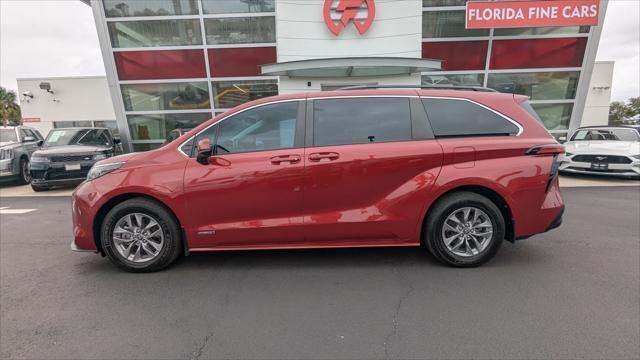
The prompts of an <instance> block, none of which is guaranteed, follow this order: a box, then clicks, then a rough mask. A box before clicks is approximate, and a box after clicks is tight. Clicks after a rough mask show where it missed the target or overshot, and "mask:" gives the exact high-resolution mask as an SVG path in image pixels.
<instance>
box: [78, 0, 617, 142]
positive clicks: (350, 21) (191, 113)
mask: <svg viewBox="0 0 640 360" xmlns="http://www.w3.org/2000/svg"><path fill="white" fill-rule="evenodd" d="M82 1H83V2H85V3H87V4H88V5H90V6H91V8H92V11H93V15H94V18H95V23H96V27H97V30H98V37H99V39H100V46H101V50H102V54H103V57H104V63H105V68H106V74H107V84H108V89H109V93H110V97H111V101H112V102H113V107H114V113H115V120H116V124H117V128H118V131H119V135H120V137H121V138H122V140H123V143H124V145H125V146H126V147H127V148H128V149H130V150H136V151H141V150H148V149H151V148H154V147H157V146H159V145H160V144H161V143H162V141H163V139H164V138H165V136H166V133H167V132H168V131H170V130H171V129H174V128H191V127H194V126H196V125H197V124H199V123H201V122H203V121H205V120H207V119H209V118H211V117H212V116H215V115H217V114H219V113H221V112H224V111H225V110H227V109H230V108H232V107H235V106H237V105H240V104H242V103H244V102H247V101H251V100H254V99H258V98H262V97H266V96H272V95H276V94H284V93H293V92H304V91H318V90H333V89H336V88H340V87H345V86H351V85H411V86H420V85H425V86H427V85H428V86H471V87H489V88H492V89H495V90H497V91H500V92H506V93H516V94H523V95H527V96H529V97H530V98H531V103H532V106H533V107H534V109H535V110H536V111H537V113H538V114H539V115H540V117H541V118H542V120H543V121H544V124H545V126H546V127H547V128H548V129H549V131H550V132H551V133H552V134H554V135H555V136H557V137H560V136H563V135H566V134H567V132H570V131H571V130H573V129H575V128H577V127H578V126H579V125H580V123H581V121H582V119H583V118H588V116H585V113H584V112H585V109H587V110H586V111H590V109H592V108H591V107H589V106H586V104H585V103H586V101H587V97H588V95H589V93H590V92H592V91H594V89H593V88H594V86H592V85H590V83H591V78H592V74H593V71H594V65H595V56H596V51H597V48H598V42H599V40H600V33H601V28H602V23H603V20H604V16H605V12H606V6H607V0H601V1H598V0H575V2H576V3H579V2H580V1H586V2H588V3H591V4H593V3H594V2H595V3H596V4H598V6H599V9H598V14H597V16H598V17H599V19H597V25H591V26H589V25H568V26H544V27H509V28H474V29H472V28H467V27H466V20H467V18H466V7H465V5H466V1H465V0H422V1H421V0H82ZM493 4H498V2H494V3H493ZM492 6H493V5H492ZM520 26H522V25H520ZM609 79H610V78H609ZM604 82H605V83H606V82H607V81H606V76H605V80H604ZM605 85H606V84H605ZM598 91H600V92H604V93H605V95H604V96H598V95H597V94H596V95H593V94H592V95H590V96H591V97H593V96H595V98H596V100H598V101H600V102H602V101H603V99H606V98H607V95H606V94H609V95H610V83H609V85H608V89H607V86H599V90H598ZM593 109H594V111H596V110H597V111H602V106H600V107H599V108H598V109H596V107H593ZM596 122H597V121H596Z"/></svg>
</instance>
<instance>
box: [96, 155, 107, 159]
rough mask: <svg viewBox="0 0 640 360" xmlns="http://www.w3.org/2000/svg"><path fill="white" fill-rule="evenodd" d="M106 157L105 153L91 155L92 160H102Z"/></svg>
mask: <svg viewBox="0 0 640 360" xmlns="http://www.w3.org/2000/svg"><path fill="white" fill-rule="evenodd" d="M106 158H107V154H95V155H93V160H104V159H106Z"/></svg>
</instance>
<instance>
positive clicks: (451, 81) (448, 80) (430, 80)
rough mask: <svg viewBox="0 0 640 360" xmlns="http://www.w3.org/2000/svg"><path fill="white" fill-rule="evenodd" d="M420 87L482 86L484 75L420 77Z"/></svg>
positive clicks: (433, 75)
mask: <svg viewBox="0 0 640 360" xmlns="http://www.w3.org/2000/svg"><path fill="white" fill-rule="evenodd" d="M422 85H435V86H446V85H453V86H475V87H482V86H484V74H446V75H441V74H432V75H422Z"/></svg>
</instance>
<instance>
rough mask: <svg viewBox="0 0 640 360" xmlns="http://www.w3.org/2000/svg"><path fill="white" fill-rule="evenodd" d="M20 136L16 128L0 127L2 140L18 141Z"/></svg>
mask: <svg viewBox="0 0 640 360" xmlns="http://www.w3.org/2000/svg"><path fill="white" fill-rule="evenodd" d="M16 141H18V137H17V136H16V131H15V130H14V129H0V142H16Z"/></svg>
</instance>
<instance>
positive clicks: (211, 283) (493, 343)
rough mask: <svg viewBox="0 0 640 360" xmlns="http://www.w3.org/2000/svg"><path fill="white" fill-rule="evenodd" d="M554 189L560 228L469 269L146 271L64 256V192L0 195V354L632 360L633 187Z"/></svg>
mask: <svg viewBox="0 0 640 360" xmlns="http://www.w3.org/2000/svg"><path fill="white" fill-rule="evenodd" d="M563 193H564V195H565V200H566V204H567V211H566V213H565V222H564V224H563V225H562V227H560V228H559V229H557V230H554V231H552V232H550V233H546V234H541V235H538V236H535V237H533V238H530V239H528V240H525V241H521V242H518V243H517V244H515V245H513V244H510V243H505V244H504V246H503V247H502V249H501V250H500V252H499V253H498V255H497V257H496V258H495V259H494V260H493V261H492V262H490V263H489V264H487V265H485V266H483V267H480V268H475V269H454V268H449V267H445V266H442V265H440V264H439V263H437V262H435V261H434V260H433V259H432V258H431V257H430V256H429V255H427V254H425V253H424V252H423V251H422V250H421V249H419V248H399V249H391V248H376V249H341V250H291V251H246V252H218V253H208V254H192V255H191V256H189V257H187V258H184V259H182V260H180V261H179V262H178V263H176V264H175V265H173V266H171V267H170V268H168V269H166V270H165V271H162V272H158V273H153V274H129V273H125V272H122V271H120V270H118V269H116V268H115V267H113V266H112V265H111V264H110V263H109V261H108V260H107V259H105V258H101V257H100V256H99V255H95V254H90V253H73V252H71V251H70V249H69V243H70V240H71V215H70V198H69V197H65V196H60V197H40V198H34V197H2V198H0V208H3V209H4V210H2V211H4V212H3V213H2V214H1V215H0V225H1V226H0V357H1V358H3V359H5V358H6V359H9V358H11V359H14V358H30V359H54V358H55V359H74V358H93V359H115V358H117V359H129V358H146V359H177V358H180V359H212V358H243V359H248V358H251V359H254V358H259V359H333V358H340V359H381V358H403V359H405V358H438V359H445V358H449V359H453V358H455V359H459V358H465V359H466V358H485V359H488V358H491V359H494V358H509V359H531V358H572V359H573V358H592V359H596V358H598V359H603V358H604V359H614V358H616V359H622V358H627V359H638V358H640V345H639V342H640V340H639V339H640V187H601V188H589V187H586V188H567V189H564V191H563ZM9 210H11V211H12V212H7V211H9Z"/></svg>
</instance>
